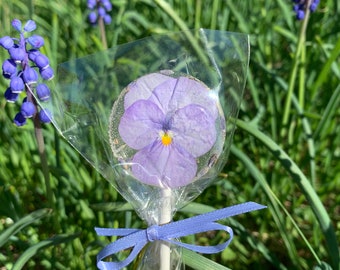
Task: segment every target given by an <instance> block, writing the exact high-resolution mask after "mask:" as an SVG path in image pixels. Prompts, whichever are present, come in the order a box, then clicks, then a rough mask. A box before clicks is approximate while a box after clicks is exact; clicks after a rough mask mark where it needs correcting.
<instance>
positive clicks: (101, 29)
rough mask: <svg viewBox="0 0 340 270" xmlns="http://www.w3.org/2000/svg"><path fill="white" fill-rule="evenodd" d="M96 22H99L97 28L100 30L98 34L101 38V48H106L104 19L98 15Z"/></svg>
mask: <svg viewBox="0 0 340 270" xmlns="http://www.w3.org/2000/svg"><path fill="white" fill-rule="evenodd" d="M98 24H99V30H100V36H101V39H102V44H103V49H104V50H106V49H107V48H108V47H107V40H106V31H105V25H104V19H103V18H102V17H99V19H98Z"/></svg>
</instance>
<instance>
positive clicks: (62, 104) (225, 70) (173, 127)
mask: <svg viewBox="0 0 340 270" xmlns="http://www.w3.org/2000/svg"><path fill="white" fill-rule="evenodd" d="M248 61H249V41H248V36H247V35H244V34H238V33H229V32H224V31H211V30H204V29H201V30H198V31H190V32H180V33H172V34H168V35H163V36H153V37H149V38H145V39H142V40H139V41H136V42H133V43H129V44H125V45H120V46H118V47H116V48H113V49H110V50H108V51H105V52H100V53H96V54H94V55H90V56H87V57H84V58H80V59H76V60H74V61H70V62H67V63H64V64H61V65H60V66H59V68H58V85H57V90H56V91H54V97H53V98H52V99H51V100H52V101H53V103H45V104H42V106H44V107H48V108H49V110H50V111H51V112H52V119H51V120H52V122H53V123H54V125H55V126H56V128H57V129H58V130H59V131H60V133H61V134H62V136H64V137H65V139H66V140H67V141H68V142H69V143H70V144H72V145H73V146H74V148H75V149H76V150H78V151H79V152H80V153H81V154H82V155H83V156H84V157H85V159H87V160H88V161H89V162H90V163H91V164H92V165H93V166H94V167H95V168H96V169H97V170H98V171H99V172H100V173H101V174H102V175H103V177H105V178H106V179H107V180H108V181H109V182H110V183H112V185H113V186H114V187H115V188H116V189H117V190H118V191H119V192H120V193H121V194H122V196H123V197H124V198H125V199H126V200H127V201H128V202H130V203H131V205H132V206H133V207H134V209H135V210H136V212H137V213H138V214H139V216H140V217H141V218H142V219H143V220H145V221H146V223H147V224H148V226H149V228H148V229H147V230H145V231H140V230H134V229H133V230H131V229H128V230H118V231H117V230H111V229H101V228H98V229H97V232H98V234H100V235H120V236H125V238H124V237H123V238H124V239H123V238H121V239H119V240H118V241H117V242H116V243H112V244H110V245H108V246H107V247H106V248H104V249H103V251H102V252H101V253H100V254H99V255H98V267H99V268H101V269H120V268H123V267H125V266H126V265H128V264H129V263H130V262H131V261H132V260H133V259H134V258H135V256H136V255H137V254H138V252H139V251H140V250H141V249H142V248H143V247H144V245H145V243H146V242H152V244H151V245H150V246H149V248H148V250H147V251H146V252H145V254H146V255H145V256H144V258H143V259H142V263H141V264H140V266H139V269H162V270H168V269H179V268H180V265H181V260H180V250H179V249H178V248H177V247H174V245H179V246H184V247H187V248H192V249H193V250H196V251H199V252H203V253H204V252H207V253H212V252H216V250H221V248H224V247H226V246H227V244H229V242H230V241H229V242H227V243H224V244H223V245H222V246H219V247H218V248H215V249H213V250H210V249H205V248H202V249H200V248H196V247H192V246H191V245H186V244H181V243H180V242H176V241H175V239H176V238H179V237H181V236H183V235H182V234H181V233H196V232H199V231H202V230H203V231H204V230H208V229H210V230H216V229H222V230H225V231H226V232H228V233H229V234H230V236H231V238H232V230H231V229H230V228H226V227H225V226H222V225H219V224H217V223H214V221H216V220H218V219H220V218H223V217H227V216H232V215H236V214H239V213H244V212H248V211H251V210H255V209H260V208H262V206H259V205H256V204H247V205H245V206H236V207H233V208H232V209H229V210H228V211H229V212H228V214H225V212H223V211H222V212H218V213H216V214H212V215H207V216H205V217H198V219H194V220H191V221H189V222H188V223H187V222H186V221H183V223H177V222H175V223H173V222H172V218H173V215H174V213H175V212H176V210H177V209H179V208H180V207H182V206H183V205H185V204H187V203H189V202H190V201H191V200H193V199H194V198H196V197H197V196H198V195H199V194H200V193H201V192H202V191H203V190H204V189H205V188H206V187H207V186H208V185H210V184H211V183H212V181H214V180H215V179H216V178H217V175H218V173H219V172H220V171H221V169H222V167H223V166H224V164H225V162H226V160H227V157H228V152H229V148H230V145H231V141H232V136H233V132H234V127H235V125H234V122H233V119H235V118H236V117H237V113H238V110H239V106H240V102H241V99H242V94H243V89H244V85H245V78H246V73H247V68H248ZM208 217H209V218H208ZM207 218H208V219H207ZM192 222H194V223H192ZM195 222H196V223H197V224H198V225H197V226H196V225H195V226H196V227H195V226H193V225H194V224H196V223H195ZM202 222H203V223H204V222H206V223H207V226H206V227H205V228H202V226H201V224H200V223H202ZM164 224H166V225H164ZM178 226H180V227H178ZM221 226H222V227H221ZM179 228H180V229H179ZM179 231H182V232H181V233H180V234H178V232H179ZM184 235H185V234H184ZM231 238H230V239H229V240H231ZM157 240H163V241H157ZM128 247H134V249H133V251H132V252H131V254H130V256H129V257H128V258H127V259H126V260H124V261H123V262H108V261H106V257H110V255H112V254H113V253H115V252H118V251H120V250H122V249H124V248H128Z"/></svg>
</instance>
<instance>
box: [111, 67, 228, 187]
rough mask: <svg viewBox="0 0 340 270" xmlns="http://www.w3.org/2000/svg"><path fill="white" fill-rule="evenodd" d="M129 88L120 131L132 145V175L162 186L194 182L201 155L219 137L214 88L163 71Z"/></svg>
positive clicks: (123, 138)
mask: <svg viewBox="0 0 340 270" xmlns="http://www.w3.org/2000/svg"><path fill="white" fill-rule="evenodd" d="M127 89H128V91H127V92H126V93H124V94H125V96H124V104H123V107H124V113H123V115H122V117H121V119H120V123H119V126H118V133H119V135H120V137H121V140H122V141H123V142H124V143H125V144H126V145H127V146H128V147H129V148H131V149H133V150H134V153H133V155H132V156H131V157H130V160H129V162H130V163H131V164H132V165H131V172H132V174H133V175H134V177H135V178H137V179H138V180H139V181H141V182H143V183H145V184H149V185H154V186H159V187H162V188H177V187H181V186H185V185H187V184H189V183H190V182H192V181H193V180H194V179H195V177H196V175H197V171H198V162H197V159H198V158H199V157H201V156H203V155H205V154H206V153H208V152H209V151H210V150H211V149H212V148H213V146H214V145H215V143H216V140H217V137H218V134H217V126H218V124H217V123H218V121H217V120H218V118H219V117H220V114H219V111H218V101H217V99H216V97H215V95H214V93H213V91H211V90H210V89H209V88H208V87H207V86H206V85H205V84H203V83H202V82H200V81H198V80H196V79H194V78H191V77H185V76H180V77H178V78H173V77H170V76H167V75H164V74H161V73H152V74H149V75H146V76H143V77H141V78H139V79H138V80H136V81H135V82H133V83H131V84H130V85H129V86H128V88H127ZM223 136H224V135H223Z"/></svg>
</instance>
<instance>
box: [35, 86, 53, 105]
mask: <svg viewBox="0 0 340 270" xmlns="http://www.w3.org/2000/svg"><path fill="white" fill-rule="evenodd" d="M36 92H37V96H38V98H39V100H40V101H47V100H49V99H50V95H51V91H50V89H49V88H48V86H47V85H46V84H44V83H40V84H38V85H37V88H36Z"/></svg>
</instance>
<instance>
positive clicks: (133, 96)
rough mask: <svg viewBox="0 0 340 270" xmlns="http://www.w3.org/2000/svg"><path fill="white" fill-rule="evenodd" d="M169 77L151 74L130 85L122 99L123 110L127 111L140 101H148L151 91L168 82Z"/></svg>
mask: <svg viewBox="0 0 340 270" xmlns="http://www.w3.org/2000/svg"><path fill="white" fill-rule="evenodd" d="M170 78H171V77H169V76H166V75H163V74H161V73H151V74H148V75H145V76H143V77H141V78H139V79H137V80H136V81H134V82H132V83H130V84H129V85H128V87H127V90H128V92H127V93H126V95H125V97H124V108H125V109H127V108H128V107H129V106H130V105H131V104H132V103H134V102H136V101H137V100H140V99H148V98H149V97H150V96H151V92H152V91H153V89H154V88H155V87H156V86H157V85H159V84H161V83H163V82H164V81H166V80H169V79H170Z"/></svg>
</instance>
